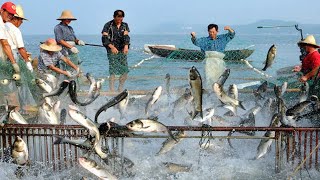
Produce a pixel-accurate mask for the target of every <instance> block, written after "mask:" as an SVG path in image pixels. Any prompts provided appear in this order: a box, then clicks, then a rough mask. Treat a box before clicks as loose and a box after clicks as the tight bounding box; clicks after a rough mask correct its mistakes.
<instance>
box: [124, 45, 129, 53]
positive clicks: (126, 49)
mask: <svg viewBox="0 0 320 180" xmlns="http://www.w3.org/2000/svg"><path fill="white" fill-rule="evenodd" d="M128 52H129V47H128V45H125V46H124V48H123V54H128Z"/></svg>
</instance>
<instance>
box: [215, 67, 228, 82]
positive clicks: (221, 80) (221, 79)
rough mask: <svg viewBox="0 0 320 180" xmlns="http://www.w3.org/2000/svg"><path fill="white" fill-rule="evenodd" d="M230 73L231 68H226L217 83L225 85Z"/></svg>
mask: <svg viewBox="0 0 320 180" xmlns="http://www.w3.org/2000/svg"><path fill="white" fill-rule="evenodd" d="M229 75H230V69H225V70H224V72H223V73H222V74H221V76H220V77H219V79H218V80H217V83H218V84H220V85H221V86H223V85H224V83H225V82H226V80H227V79H228V77H229Z"/></svg>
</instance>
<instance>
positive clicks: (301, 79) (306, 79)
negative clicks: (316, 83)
mask: <svg viewBox="0 0 320 180" xmlns="http://www.w3.org/2000/svg"><path fill="white" fill-rule="evenodd" d="M299 81H300V82H302V83H305V82H307V81H308V78H307V77H306V76H301V78H300V79H299Z"/></svg>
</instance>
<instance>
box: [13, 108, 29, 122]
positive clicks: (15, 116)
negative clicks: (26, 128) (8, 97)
mask: <svg viewBox="0 0 320 180" xmlns="http://www.w3.org/2000/svg"><path fill="white" fill-rule="evenodd" d="M9 117H10V118H11V119H13V120H15V121H16V122H18V123H19V124H29V123H28V122H27V121H26V120H25V119H24V117H23V116H22V115H21V114H20V113H19V111H17V110H16V109H13V110H11V111H10V113H9Z"/></svg>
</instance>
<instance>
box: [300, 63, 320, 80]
mask: <svg viewBox="0 0 320 180" xmlns="http://www.w3.org/2000/svg"><path fill="white" fill-rule="evenodd" d="M319 67H320V66H318V67H316V68H313V69H312V70H311V71H310V72H309V73H307V74H306V75H304V76H301V78H300V81H301V82H306V81H308V80H309V79H311V78H313V77H314V76H315V75H316V74H317V72H318V70H319Z"/></svg>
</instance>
